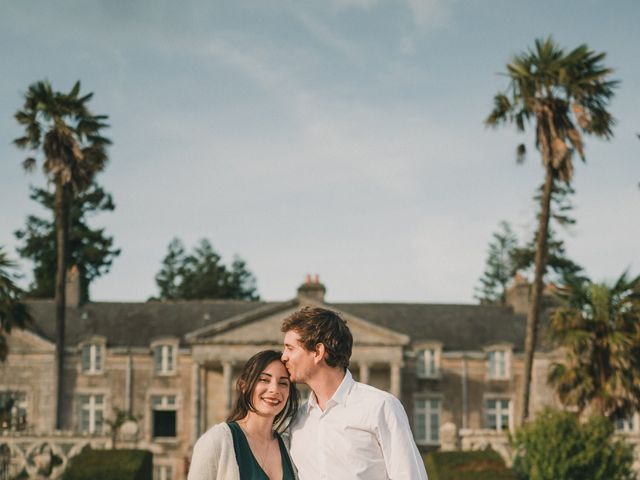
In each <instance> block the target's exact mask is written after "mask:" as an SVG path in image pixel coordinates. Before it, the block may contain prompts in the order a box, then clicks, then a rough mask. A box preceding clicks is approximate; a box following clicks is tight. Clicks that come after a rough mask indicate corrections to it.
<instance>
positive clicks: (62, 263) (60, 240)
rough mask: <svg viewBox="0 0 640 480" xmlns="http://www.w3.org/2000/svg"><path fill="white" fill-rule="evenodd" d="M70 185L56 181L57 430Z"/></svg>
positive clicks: (61, 400)
mask: <svg viewBox="0 0 640 480" xmlns="http://www.w3.org/2000/svg"><path fill="white" fill-rule="evenodd" d="M69 195H70V191H69V187H68V186H64V185H62V184H61V183H60V182H56V193H55V206H54V207H55V220H56V249H57V262H56V286H55V305H56V353H55V356H56V361H55V363H56V425H55V426H56V430H62V428H63V423H62V417H63V405H64V347H65V345H64V343H65V342H64V339H65V308H66V296H65V288H66V285H67V249H68V245H69Z"/></svg>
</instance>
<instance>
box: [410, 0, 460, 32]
mask: <svg viewBox="0 0 640 480" xmlns="http://www.w3.org/2000/svg"><path fill="white" fill-rule="evenodd" d="M454 3H455V0H407V4H408V7H409V10H410V11H411V13H412V15H413V19H414V21H415V23H416V25H418V26H419V27H421V28H425V27H443V26H446V25H448V24H449V22H450V21H451V19H452V17H453V4H454Z"/></svg>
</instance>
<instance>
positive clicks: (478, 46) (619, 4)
mask: <svg viewBox="0 0 640 480" xmlns="http://www.w3.org/2000/svg"><path fill="white" fill-rule="evenodd" d="M0 10H1V11H2V15H0V58H2V60H3V67H2V72H1V73H0V91H1V92H2V94H1V95H0V245H4V248H5V251H7V252H8V253H9V254H10V255H11V256H12V257H13V258H14V259H18V256H17V253H16V247H17V246H18V241H17V240H16V238H15V236H14V232H15V230H17V229H19V228H21V227H23V226H24V223H25V219H26V217H27V215H29V214H43V213H44V212H43V211H42V210H41V209H40V208H39V206H38V205H37V204H35V203H34V202H33V201H31V200H30V199H29V186H30V185H34V186H46V185H47V184H46V179H45V177H44V175H43V173H42V171H41V170H39V169H38V170H37V171H36V172H34V173H30V174H28V173H25V172H24V171H23V170H22V167H21V162H22V160H23V159H24V158H25V157H26V156H27V153H28V152H24V151H20V150H18V149H17V148H16V147H15V146H13V145H12V140H13V139H14V138H16V137H18V136H21V130H20V128H19V126H18V124H17V123H16V121H15V120H14V118H13V115H14V113H15V112H16V111H17V110H18V109H19V108H20V107H21V105H22V102H23V95H24V93H25V92H26V90H27V88H28V86H29V85H30V84H31V83H33V82H35V81H38V80H43V79H46V80H48V81H50V82H51V84H52V85H53V87H54V89H56V90H60V91H69V90H70V89H71V87H72V86H73V84H74V82H75V81H76V80H81V82H82V92H94V97H93V99H92V100H91V103H90V107H91V109H92V111H93V112H94V113H96V114H106V115H108V116H109V123H110V125H111V126H110V128H109V129H108V130H107V131H105V134H106V135H107V136H108V137H109V138H110V139H111V140H112V141H113V145H112V147H110V149H109V152H108V153H109V158H110V162H109V165H108V167H107V169H106V170H105V172H104V173H102V174H100V175H99V176H98V178H97V181H98V183H100V184H101V185H102V186H103V187H104V188H105V189H106V190H107V191H108V192H110V193H111V194H112V195H113V197H114V201H115V204H116V210H115V212H112V213H102V214H99V215H96V216H95V217H93V218H91V220H90V223H91V225H92V226H95V227H104V228H105V230H106V232H107V233H108V234H110V235H113V236H114V237H115V244H116V246H118V247H119V248H121V249H122V253H121V255H120V256H119V257H118V258H116V260H115V261H114V264H113V267H112V269H111V271H110V272H109V273H108V274H107V275H105V276H104V277H102V278H100V279H98V280H96V281H95V282H94V283H93V284H92V286H91V298H92V300H94V301H144V300H146V299H147V298H149V297H150V296H152V295H156V294H157V287H156V285H155V282H154V276H155V274H156V273H157V272H158V270H159V268H160V264H161V261H162V258H163V257H164V255H165V254H166V251H167V246H168V244H169V242H170V241H171V239H172V238H174V237H178V238H180V239H181V240H182V241H183V242H184V244H185V245H186V247H187V248H188V249H191V248H192V247H194V246H195V245H196V243H197V242H198V241H199V240H200V239H202V238H207V239H209V240H210V241H211V243H212V244H213V246H214V248H215V249H216V251H217V252H218V253H219V254H220V255H222V257H223V260H224V261H225V262H227V263H230V262H231V261H232V258H233V256H234V255H239V256H240V257H241V258H243V259H244V260H245V261H246V262H247V264H248V267H249V269H250V270H251V271H252V272H253V273H254V274H255V276H256V277H257V281H258V290H259V293H260V295H261V297H262V298H263V299H266V300H285V299H289V298H292V297H293V296H294V295H295V291H296V288H297V287H298V286H299V285H300V283H302V282H303V281H304V279H305V276H306V275H307V274H314V275H315V274H317V275H319V277H320V281H322V282H323V283H324V284H325V285H326V287H327V296H326V299H327V301H329V302H340V301H353V302H360V301H362V302H364V301H366V302H429V303H473V302H475V299H474V287H476V286H477V285H478V278H479V277H480V275H481V274H482V272H483V269H484V265H485V261H486V253H487V247H488V244H489V242H490V240H491V236H492V233H493V232H495V231H496V230H497V229H498V224H499V222H500V221H502V220H506V221H508V222H510V223H511V224H512V225H513V228H514V230H515V232H516V233H517V234H518V236H519V237H520V238H521V240H525V239H528V238H529V237H530V236H531V234H532V232H533V231H534V228H535V215H536V206H535V204H534V202H533V200H532V197H533V194H534V191H535V189H536V188H537V187H538V186H539V185H540V184H541V183H542V180H543V170H542V166H541V161H540V157H539V155H538V153H537V152H536V151H535V150H534V148H533V145H532V142H531V139H532V137H531V135H520V134H517V133H516V132H515V130H514V129H513V127H510V126H506V127H502V128H498V129H488V128H486V127H485V125H484V119H485V118H486V117H487V115H488V114H489V112H490V111H491V107H492V99H493V96H494V95H495V94H496V93H498V92H499V91H501V90H504V89H505V88H506V86H507V80H506V78H505V77H504V76H503V75H500V73H501V72H503V71H504V70H505V64H506V63H507V62H508V61H509V60H510V59H511V58H512V56H513V55H514V54H517V53H520V52H522V51H524V50H526V49H527V48H528V47H530V46H532V45H533V42H534V40H535V39H536V38H542V37H546V36H548V35H552V36H553V38H554V39H555V40H556V41H557V42H558V43H559V44H560V45H562V46H563V47H565V48H567V49H571V48H574V47H577V46H578V45H580V44H582V43H586V44H588V45H589V47H590V48H592V49H593V50H595V51H603V52H606V54H607V56H606V59H605V63H606V65H607V66H609V67H612V68H614V69H615V73H614V78H616V79H618V80H620V81H621V84H620V86H619V88H618V89H617V91H616V95H615V98H614V99H613V101H612V103H611V105H610V111H611V112H612V113H613V115H614V117H615V118H616V120H617V125H616V127H615V129H614V135H615V137H614V138H613V139H612V140H611V141H608V142H607V141H601V140H597V139H593V138H587V139H586V157H587V161H586V164H583V163H582V162H581V161H579V160H576V167H575V177H574V180H573V187H574V188H575V190H576V194H575V196H574V197H573V203H574V205H575V207H576V208H575V211H574V216H575V217H576V220H577V224H576V225H575V226H574V227H572V228H571V229H570V230H569V231H566V232H563V233H562V236H563V238H564V239H565V240H566V243H567V250H568V254H569V255H570V256H571V258H573V259H574V260H575V261H576V262H578V263H579V264H581V265H583V266H584V268H585V270H586V273H587V274H588V275H589V276H590V277H591V278H592V279H594V280H596V281H606V280H608V281H611V280H613V279H615V278H617V277H618V276H619V275H620V274H621V273H622V272H623V271H624V270H625V269H629V270H630V272H631V273H633V274H636V275H637V274H640V247H639V245H640V242H639V241H638V239H639V238H640V220H639V218H640V215H639V214H638V212H640V189H639V188H638V182H640V140H639V139H638V138H637V136H636V133H638V132H640V115H638V113H637V112H639V111H640V62H638V51H637V50H638V49H637V47H638V45H640V30H639V29H638V19H639V18H640V3H638V2H637V1H636V0H620V1H615V2H605V1H596V0H579V1H578V0H564V1H562V2H557V1H555V0H537V1H535V2H534V1H524V0H317V1H285V0H282V1H271V0H255V1H244V0H235V1H212V0H202V1H185V2H174V1H164V0H154V1H142V0H141V1H131V2H124V1H112V0H104V1H98V0H86V1H82V2H80V1H66V0H57V1H56V2H47V1H33V0H22V1H20V2H17V1H10V0H0ZM523 141H524V142H527V143H528V146H529V151H530V154H529V156H528V159H527V161H526V162H525V164H523V165H517V164H516V163H515V161H514V158H515V155H514V152H515V147H516V146H517V144H518V143H521V142H523ZM20 268H21V271H22V272H23V273H24V275H25V276H24V278H23V279H22V284H23V285H24V286H26V285H27V284H28V282H29V279H30V270H31V264H30V263H29V262H27V261H20Z"/></svg>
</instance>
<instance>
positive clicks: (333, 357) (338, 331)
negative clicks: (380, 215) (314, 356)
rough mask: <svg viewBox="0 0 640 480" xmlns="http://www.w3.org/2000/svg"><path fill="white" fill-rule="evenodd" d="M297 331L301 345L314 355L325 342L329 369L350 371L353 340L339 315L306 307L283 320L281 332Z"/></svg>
mask: <svg viewBox="0 0 640 480" xmlns="http://www.w3.org/2000/svg"><path fill="white" fill-rule="evenodd" d="M291 330H293V331H295V332H296V333H297V334H298V335H300V343H301V344H302V346H303V347H304V348H305V349H306V350H308V351H310V352H313V351H315V349H316V345H318V344H319V343H322V344H323V345H324V348H325V351H326V352H327V356H326V362H327V365H329V366H330V367H341V368H343V369H345V370H346V369H347V367H348V366H349V359H350V358H351V349H352V347H353V337H352V336H351V331H350V330H349V327H348V326H347V322H346V321H345V320H344V319H343V318H342V317H341V316H340V315H339V314H338V313H336V312H334V311H332V310H327V309H326V308H319V307H304V308H301V309H300V310H298V311H297V312H294V313H292V314H291V315H289V316H288V317H287V318H285V319H284V322H283V323H282V331H283V332H284V333H287V332H289V331H291Z"/></svg>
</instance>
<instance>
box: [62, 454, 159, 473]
mask: <svg viewBox="0 0 640 480" xmlns="http://www.w3.org/2000/svg"><path fill="white" fill-rule="evenodd" d="M152 475H153V455H152V454H151V452H149V451H147V450H91V449H90V448H87V449H85V450H83V451H82V452H81V453H80V454H79V455H77V456H75V457H73V458H72V459H71V462H70V465H69V467H67V469H66V470H65V472H64V474H63V475H62V480H87V479H89V478H95V479H100V480H151V478H152Z"/></svg>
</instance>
